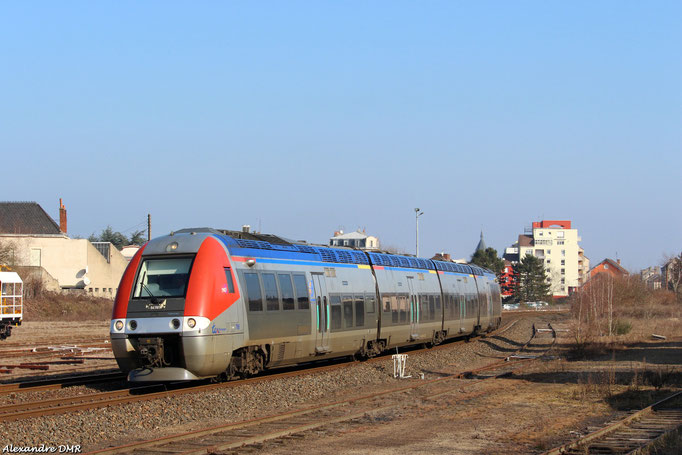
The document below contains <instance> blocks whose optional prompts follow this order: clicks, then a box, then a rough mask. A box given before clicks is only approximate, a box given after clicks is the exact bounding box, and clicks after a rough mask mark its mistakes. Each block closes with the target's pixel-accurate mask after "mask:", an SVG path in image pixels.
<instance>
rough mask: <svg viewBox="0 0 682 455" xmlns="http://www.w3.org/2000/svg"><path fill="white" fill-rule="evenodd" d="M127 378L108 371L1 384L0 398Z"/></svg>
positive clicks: (117, 372) (118, 373) (119, 373)
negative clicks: (14, 394)
mask: <svg viewBox="0 0 682 455" xmlns="http://www.w3.org/2000/svg"><path fill="white" fill-rule="evenodd" d="M125 378H126V375H125V374H123V373H121V372H120V371H108V372H104V373H96V374H86V375H77V376H67V377H59V378H49V379H40V380H37V381H26V382H14V383H9V384H0V396H1V395H8V394H10V393H22V392H42V391H45V390H58V389H63V388H65V387H70V386H75V385H87V384H97V383H102V382H108V381H117V380H124V379H125Z"/></svg>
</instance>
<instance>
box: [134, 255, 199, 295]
mask: <svg viewBox="0 0 682 455" xmlns="http://www.w3.org/2000/svg"><path fill="white" fill-rule="evenodd" d="M191 266H192V258H191V257H184V258H173V259H145V260H144V262H142V266H141V267H140V272H139V273H138V275H137V281H136V283H135V293H134V294H133V297H134V298H138V299H139V298H143V299H144V298H151V297H183V296H184V295H185V289H186V288H187V281H188V279H189V269H190V267H191Z"/></svg>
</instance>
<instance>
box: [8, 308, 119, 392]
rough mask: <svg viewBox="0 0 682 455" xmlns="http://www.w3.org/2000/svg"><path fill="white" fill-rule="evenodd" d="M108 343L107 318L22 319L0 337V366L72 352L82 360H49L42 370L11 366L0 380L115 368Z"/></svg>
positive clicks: (53, 358)
mask: <svg viewBox="0 0 682 455" xmlns="http://www.w3.org/2000/svg"><path fill="white" fill-rule="evenodd" d="M109 344H110V343H109V322H108V321H77V322H76V321H75V322H66V321H50V322H48V321H28V322H27V321H25V322H24V323H23V324H22V325H20V326H19V327H13V328H12V336H10V337H9V338H7V339H6V340H3V341H0V368H2V367H3V365H19V364H22V363H31V362H50V361H62V360H63V359H62V357H68V356H74V355H76V356H80V357H81V358H82V359H81V360H82V361H83V363H82V364H75V363H74V364H50V365H47V366H48V369H47V370H46V371H37V370H30V369H26V368H12V369H11V370H10V372H9V373H3V374H0V382H12V381H17V380H29V379H41V378H44V377H45V376H49V375H57V374H67V373H68V374H72V373H79V372H82V373H91V372H94V371H99V370H111V369H115V368H118V366H117V365H116V361H115V360H114V358H113V355H112V353H111V349H110V348H109ZM34 351H35V352H34Z"/></svg>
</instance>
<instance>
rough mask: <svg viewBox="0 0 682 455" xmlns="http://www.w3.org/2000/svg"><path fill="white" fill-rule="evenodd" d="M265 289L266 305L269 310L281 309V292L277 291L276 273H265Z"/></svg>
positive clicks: (263, 276)
mask: <svg viewBox="0 0 682 455" xmlns="http://www.w3.org/2000/svg"><path fill="white" fill-rule="evenodd" d="M261 278H262V279H263V290H264V291H265V302H266V305H265V307H266V308H267V309H268V311H279V292H277V281H275V274H274V273H264V274H263V275H262V276H261Z"/></svg>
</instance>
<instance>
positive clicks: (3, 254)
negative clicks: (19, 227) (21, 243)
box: [0, 240, 17, 266]
mask: <svg viewBox="0 0 682 455" xmlns="http://www.w3.org/2000/svg"><path fill="white" fill-rule="evenodd" d="M16 249H17V245H16V243H14V242H10V241H5V240H3V241H0V266H3V265H4V266H12V265H14V264H15V261H16Z"/></svg>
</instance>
